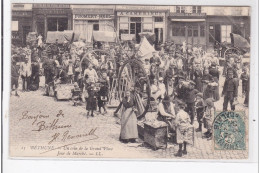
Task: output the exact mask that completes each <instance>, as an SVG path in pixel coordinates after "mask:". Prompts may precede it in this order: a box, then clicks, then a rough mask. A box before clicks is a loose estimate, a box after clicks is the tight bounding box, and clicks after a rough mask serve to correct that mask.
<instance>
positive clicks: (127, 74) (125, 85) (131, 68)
mask: <svg viewBox="0 0 260 173" xmlns="http://www.w3.org/2000/svg"><path fill="white" fill-rule="evenodd" d="M130 88H132V89H133V94H134V96H135V100H136V103H137V110H138V115H137V118H142V117H143V116H144V115H145V114H146V113H147V111H148V109H149V106H150V94H151V93H150V92H151V89H150V81H149V77H148V75H147V74H146V72H145V69H144V68H143V64H142V62H141V61H139V60H137V59H130V60H127V61H126V62H125V63H124V64H123V65H122V67H120V71H119V77H118V95H119V99H120V101H122V98H123V97H124V96H125V92H126V91H128V90H129V89H130Z"/></svg>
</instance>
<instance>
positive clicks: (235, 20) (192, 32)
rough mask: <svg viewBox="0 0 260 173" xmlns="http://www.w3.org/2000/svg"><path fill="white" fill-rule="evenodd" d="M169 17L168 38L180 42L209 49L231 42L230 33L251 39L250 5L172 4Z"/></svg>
mask: <svg viewBox="0 0 260 173" xmlns="http://www.w3.org/2000/svg"><path fill="white" fill-rule="evenodd" d="M168 19H169V23H168V37H167V38H168V39H169V40H170V41H174V42H175V43H176V44H182V43H183V42H184V41H185V42H186V43H187V45H191V46H196V47H202V48H203V49H204V50H206V49H213V48H214V47H215V46H216V45H217V44H221V43H227V44H231V37H230V33H235V34H239V35H241V36H242V37H244V38H246V39H247V40H248V41H249V39H250V8H249V7H207V6H172V7H170V15H169V17H168Z"/></svg>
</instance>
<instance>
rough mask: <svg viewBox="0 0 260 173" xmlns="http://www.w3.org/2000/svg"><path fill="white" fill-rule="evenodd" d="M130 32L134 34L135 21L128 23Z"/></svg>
mask: <svg viewBox="0 0 260 173" xmlns="http://www.w3.org/2000/svg"><path fill="white" fill-rule="evenodd" d="M130 34H135V23H130Z"/></svg>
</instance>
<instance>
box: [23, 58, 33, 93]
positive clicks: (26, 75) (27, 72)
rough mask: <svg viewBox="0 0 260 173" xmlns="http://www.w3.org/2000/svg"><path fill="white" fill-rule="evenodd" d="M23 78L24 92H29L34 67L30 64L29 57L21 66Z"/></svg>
mask: <svg viewBox="0 0 260 173" xmlns="http://www.w3.org/2000/svg"><path fill="white" fill-rule="evenodd" d="M20 69H21V77H22V80H23V91H28V90H29V88H28V86H29V85H30V77H31V75H32V66H31V63H30V62H29V55H27V56H26V57H25V62H23V63H22V64H21V68H20Z"/></svg>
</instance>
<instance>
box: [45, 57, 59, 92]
mask: <svg viewBox="0 0 260 173" xmlns="http://www.w3.org/2000/svg"><path fill="white" fill-rule="evenodd" d="M55 66H56V63H55V61H54V60H53V59H51V56H49V58H46V59H45V61H44V62H43V64H42V68H43V69H44V76H45V86H46V88H45V89H46V95H48V92H49V87H50V86H53V81H54V76H55V75H56V74H55Z"/></svg>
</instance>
